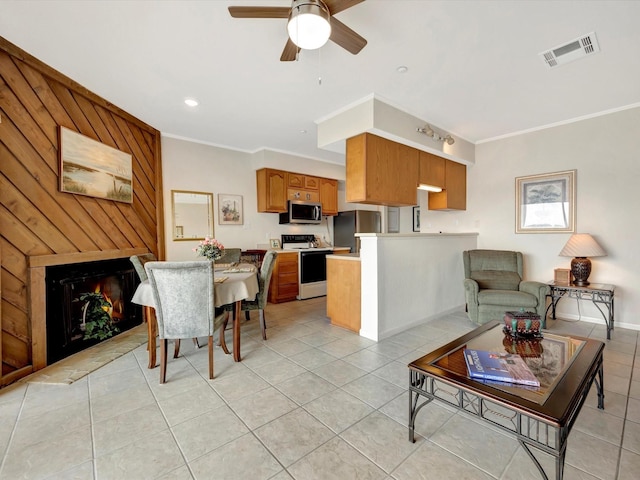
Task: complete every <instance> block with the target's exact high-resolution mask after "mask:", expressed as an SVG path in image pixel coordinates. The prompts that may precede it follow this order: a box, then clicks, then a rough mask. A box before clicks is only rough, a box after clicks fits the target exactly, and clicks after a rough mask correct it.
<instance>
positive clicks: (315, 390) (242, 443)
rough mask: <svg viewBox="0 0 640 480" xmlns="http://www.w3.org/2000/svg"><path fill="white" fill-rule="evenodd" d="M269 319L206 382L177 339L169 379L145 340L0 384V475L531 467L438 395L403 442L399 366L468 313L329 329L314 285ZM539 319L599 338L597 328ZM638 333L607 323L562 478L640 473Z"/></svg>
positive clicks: (307, 475) (447, 335) (456, 328)
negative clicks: (376, 328) (53, 379)
mask: <svg viewBox="0 0 640 480" xmlns="http://www.w3.org/2000/svg"><path fill="white" fill-rule="evenodd" d="M267 318H268V327H269V328H268V337H269V339H268V340H267V341H266V342H263V341H262V340H261V338H260V329H259V326H258V322H257V319H255V318H254V319H253V320H251V321H250V322H247V323H244V324H243V326H242V329H243V339H242V355H243V361H242V362H241V363H234V362H233V361H232V359H231V357H230V356H226V355H224V354H223V353H222V351H220V349H219V348H216V352H215V359H216V365H215V371H216V378H215V379H214V380H212V381H210V380H208V378H207V355H206V348H203V349H200V350H196V349H195V347H193V345H192V344H191V342H183V351H182V355H181V357H180V358H178V359H171V360H170V361H169V366H168V374H167V375H168V382H167V383H166V384H165V385H159V384H158V370H157V369H154V370H148V369H147V368H146V363H147V352H146V350H145V345H142V346H140V347H138V348H136V349H135V350H133V351H131V352H129V353H126V354H124V355H123V356H121V357H120V358H118V359H116V360H114V361H113V362H111V363H109V364H107V365H106V366H104V367H102V368H99V369H98V370H95V371H93V372H92V373H90V374H88V375H87V376H85V377H83V378H81V379H79V380H77V381H75V382H73V383H71V384H70V385H48V384H34V383H19V384H17V385H13V386H11V387H9V388H6V389H3V390H0V452H2V464H1V466H0V478H1V479H18V478H24V479H45V478H46V479H99V480H103V479H118V480H121V479H136V480H137V479H144V478H166V479H252V480H253V479H276V480H284V479H291V478H295V479H304V480H307V479H331V478H334V479H356V478H357V479H378V478H379V479H396V480H404V479H442V478H455V479H492V478H493V479H538V478H540V475H539V473H538V471H537V470H536V469H535V467H534V466H533V464H532V462H531V460H530V459H529V458H528V457H527V455H526V454H525V453H524V452H523V450H522V449H521V448H520V447H519V446H518V443H517V442H516V440H515V439H514V438H513V437H512V436H510V435H508V434H505V433H503V432H501V431H498V430H496V429H494V428H491V427H489V426H487V425H486V424H485V423H483V422H479V421H477V420H475V419H473V418H471V417H469V416H467V415H466V414H464V413H456V412H454V411H452V410H450V409H449V408H446V407H444V406H443V405H442V404H439V403H437V402H433V403H431V404H430V405H428V406H426V407H425V408H424V409H423V410H422V411H421V412H420V415H419V416H418V421H417V426H416V431H417V433H418V437H417V441H416V443H414V444H412V443H409V441H408V440H407V436H408V434H407V427H406V424H407V409H408V392H407V382H408V373H407V363H409V362H410V361H412V360H414V359H416V358H418V357H420V356H422V355H423V354H425V353H427V352H428V351H430V350H432V349H433V348H434V347H437V346H438V345H440V344H442V343H444V342H446V341H448V340H451V339H453V338H455V337H457V336H459V335H460V334H462V333H464V332H466V331H469V330H471V329H472V328H473V325H472V324H471V323H470V322H469V321H468V320H467V318H466V316H465V314H464V313H463V312H460V313H456V314H451V315H446V316H443V317H442V318H439V319H436V320H433V321H430V322H428V323H425V324H424V325H421V326H419V327H416V328H414V329H412V330H411V331H410V332H406V333H402V334H399V335H396V336H395V337H392V338H389V339H386V340H384V341H382V342H379V343H374V342H372V341H369V340H366V339H363V338H361V337H359V336H357V335H355V334H353V333H350V332H347V331H345V330H342V329H340V328H337V327H333V326H331V325H330V323H329V321H328V319H327V318H326V317H325V303H324V298H320V299H312V300H306V301H302V302H291V303H286V304H281V305H269V306H268V309H267ZM549 325H550V328H552V329H553V330H556V331H562V332H571V333H574V334H579V335H583V336H591V337H595V338H600V339H601V338H604V337H605V329H604V327H603V326H601V325H594V324H591V323H586V322H566V321H560V320H559V321H550V322H549ZM227 333H228V334H230V332H227ZM637 341H638V335H637V332H635V331H629V330H623V329H616V330H615V331H614V333H613V336H612V340H610V341H608V342H607V348H606V350H605V390H606V392H605V393H606V398H605V407H606V409H605V411H600V410H598V409H597V408H596V399H595V395H594V394H593V392H592V395H591V396H590V397H589V398H588V399H587V403H586V404H585V406H584V408H583V409H582V412H581V414H580V416H579V418H578V421H577V422H576V425H575V427H574V429H573V431H572V433H571V435H570V437H569V446H568V453H567V465H566V468H565V478H567V479H598V478H599V479H606V480H609V479H611V480H613V479H620V480H623V479H632V478H634V479H635V478H638V475H639V474H638V472H640V362H638V361H637V360H638V359H640V356H637ZM549 460H550V459H548V458H546V459H543V462H544V463H545V465H549V464H550V463H549Z"/></svg>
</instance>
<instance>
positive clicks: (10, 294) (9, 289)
mask: <svg viewBox="0 0 640 480" xmlns="http://www.w3.org/2000/svg"><path fill="white" fill-rule="evenodd" d="M1 281H2V298H3V299H4V301H5V302H9V303H10V304H12V305H15V306H16V307H17V308H19V309H21V310H24V311H25V312H26V311H27V286H26V283H25V282H24V279H19V278H16V277H14V276H13V275H11V273H10V272H8V271H7V270H6V269H4V268H3V269H2V280H1Z"/></svg>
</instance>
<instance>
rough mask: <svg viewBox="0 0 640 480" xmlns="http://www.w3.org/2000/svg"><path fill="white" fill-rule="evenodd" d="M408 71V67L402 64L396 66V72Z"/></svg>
mask: <svg viewBox="0 0 640 480" xmlns="http://www.w3.org/2000/svg"><path fill="white" fill-rule="evenodd" d="M408 71H409V67H405V66H404V65H400V66H399V67H398V68H396V72H398V73H407V72H408Z"/></svg>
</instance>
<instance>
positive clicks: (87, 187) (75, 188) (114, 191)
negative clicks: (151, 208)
mask: <svg viewBox="0 0 640 480" xmlns="http://www.w3.org/2000/svg"><path fill="white" fill-rule="evenodd" d="M58 141H59V146H60V148H58V152H59V155H60V157H59V160H60V191H61V192H66V193H73V194H76V195H87V196H89V197H97V198H104V199H107V200H115V201H116V202H125V203H132V202H133V187H132V178H133V170H132V158H133V157H132V156H131V154H130V153H126V152H122V151H120V150H117V149H115V148H113V147H110V146H109V145H105V144H104V143H100V142H98V141H97V140H94V139H93V138H89V137H86V136H84V135H82V134H80V133H78V132H74V131H73V130H69V129H68V128H65V127H62V126H61V127H60V128H59V129H58Z"/></svg>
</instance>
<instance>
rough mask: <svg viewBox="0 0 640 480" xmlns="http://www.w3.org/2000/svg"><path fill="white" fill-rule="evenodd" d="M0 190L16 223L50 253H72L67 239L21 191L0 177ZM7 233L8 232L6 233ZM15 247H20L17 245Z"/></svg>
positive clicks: (73, 248) (72, 247) (71, 247)
mask: <svg viewBox="0 0 640 480" xmlns="http://www.w3.org/2000/svg"><path fill="white" fill-rule="evenodd" d="M0 188H2V189H3V190H4V191H3V202H6V205H7V207H8V208H10V209H11V211H12V214H13V216H14V217H15V218H16V219H17V221H19V222H21V223H22V224H23V225H25V226H27V227H28V228H29V229H30V230H31V232H32V233H33V235H34V236H35V237H36V238H37V239H38V240H39V241H40V242H41V243H44V244H45V245H46V246H47V247H49V248H50V249H51V250H52V251H72V250H75V246H74V245H73V244H72V243H71V242H70V241H69V239H68V238H67V237H66V236H65V235H64V234H63V233H62V232H60V230H58V229H57V228H56V227H55V226H54V225H52V224H51V222H50V221H49V219H48V218H47V217H46V216H45V215H43V214H42V212H41V211H40V210H38V209H37V208H36V207H35V206H34V205H33V203H31V202H30V201H29V198H28V197H26V196H25V195H24V194H23V193H22V191H20V190H19V189H17V188H16V187H15V186H14V185H13V184H11V183H10V182H8V181H7V179H6V178H5V177H3V176H0ZM7 233H8V232H7ZM16 246H21V244H17V245H16Z"/></svg>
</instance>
